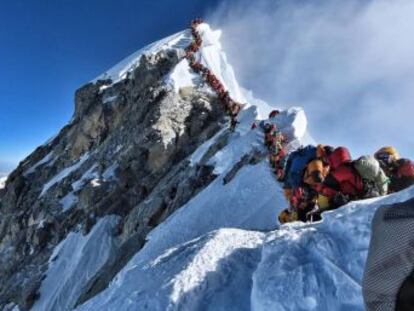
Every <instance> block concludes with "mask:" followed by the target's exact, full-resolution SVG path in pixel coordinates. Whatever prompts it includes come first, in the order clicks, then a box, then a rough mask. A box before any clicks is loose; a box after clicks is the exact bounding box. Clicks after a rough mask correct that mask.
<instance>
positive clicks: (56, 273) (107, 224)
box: [31, 216, 118, 311]
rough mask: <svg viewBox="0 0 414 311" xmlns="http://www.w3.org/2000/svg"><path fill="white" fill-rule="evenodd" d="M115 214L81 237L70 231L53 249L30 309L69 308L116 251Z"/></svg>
mask: <svg viewBox="0 0 414 311" xmlns="http://www.w3.org/2000/svg"><path fill="white" fill-rule="evenodd" d="M117 221H118V217H116V216H107V217H105V218H103V219H101V220H100V221H99V222H98V223H97V224H96V225H95V226H94V227H93V229H92V231H91V232H90V233H89V234H88V235H86V236H83V235H82V234H81V233H80V232H76V233H75V232H72V233H70V234H69V235H68V236H67V237H66V238H65V239H64V240H63V241H62V242H61V243H60V244H59V245H58V246H57V247H56V248H55V249H54V251H53V254H52V256H51V260H50V261H49V268H48V271H47V272H46V279H45V280H44V281H43V282H42V286H41V288H40V299H39V300H37V301H36V303H35V304H34V306H33V307H32V309H31V310H32V311H36V310H39V311H48V310H50V311H52V310H53V311H54V310H71V309H72V308H73V307H74V306H75V303H76V301H77V300H78V299H79V296H80V295H81V294H82V291H83V290H84V287H85V286H86V285H87V284H88V282H89V281H90V280H91V279H92V278H93V277H94V276H95V274H96V272H97V271H98V270H99V269H100V268H101V267H102V266H103V264H104V263H105V262H106V260H107V259H108V258H110V256H111V255H112V254H113V252H115V251H116V243H115V240H114V237H113V235H114V232H115V227H116V224H117Z"/></svg>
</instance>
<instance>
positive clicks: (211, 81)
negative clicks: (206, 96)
mask: <svg viewBox="0 0 414 311" xmlns="http://www.w3.org/2000/svg"><path fill="white" fill-rule="evenodd" d="M202 23H204V21H203V20H202V19H201V18H197V19H194V20H193V21H192V22H191V35H192V37H193V40H192V42H191V43H190V45H189V46H188V47H187V48H186V49H185V58H186V59H187V60H188V62H189V64H190V67H191V69H192V70H194V72H196V73H197V74H200V75H201V77H202V78H203V80H204V82H205V83H207V84H208V85H209V86H210V87H211V89H212V90H213V91H214V92H215V93H216V94H217V97H218V98H219V99H220V101H221V103H222V104H223V106H224V109H225V111H226V113H227V114H228V115H229V117H230V129H231V130H232V131H234V129H235V127H236V126H237V124H238V121H237V116H238V115H239V113H240V110H241V108H242V105H241V104H240V103H238V102H237V101H235V100H233V99H232V98H231V97H230V93H229V91H228V90H226V89H225V87H224V85H223V83H222V82H221V81H220V80H219V79H218V78H217V76H216V75H215V74H214V73H213V72H212V71H211V70H210V69H209V68H207V67H206V66H204V65H203V64H201V63H200V62H199V61H197V60H196V57H195V53H197V52H198V51H199V50H200V47H201V45H202V43H203V40H202V38H201V35H200V33H199V32H198V31H197V26H199V25H200V24H202Z"/></svg>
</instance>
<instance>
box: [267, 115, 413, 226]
mask: <svg viewBox="0 0 414 311" xmlns="http://www.w3.org/2000/svg"><path fill="white" fill-rule="evenodd" d="M275 112H276V113H275ZM276 114H277V111H274V112H272V113H271V115H270V116H269V117H274V116H275V115H276ZM261 127H262V129H263V130H264V133H265V141H264V143H265V145H266V147H267V148H268V150H269V161H270V164H271V166H272V168H273V169H274V172H275V174H276V176H277V178H278V180H279V181H280V182H283V184H284V186H283V188H284V193H285V197H286V199H287V200H288V202H289V207H288V208H287V209H285V210H283V211H282V212H281V213H280V214H279V222H280V223H282V224H283V223H286V222H292V221H297V220H299V221H303V222H306V221H316V220H320V219H321V213H322V212H324V211H327V210H332V209H336V208H338V207H340V206H342V205H345V204H346V203H348V202H350V201H353V200H360V199H366V198H373V197H377V196H383V195H386V194H389V193H393V192H397V191H400V190H403V189H405V188H407V187H409V186H411V185H413V184H414V163H413V162H412V161H411V160H409V159H403V158H400V156H399V154H398V152H397V150H396V149H395V148H393V147H383V148H381V149H380V150H378V151H377V152H376V153H375V154H374V156H362V157H360V158H358V159H356V160H352V158H351V155H350V153H349V151H348V149H347V148H345V147H337V148H334V147H332V146H324V145H318V146H312V145H309V146H305V147H301V148H299V149H297V150H295V151H293V152H291V153H289V154H288V152H287V149H286V148H287V144H288V141H287V139H286V138H285V137H284V135H283V134H282V133H281V132H280V131H279V130H278V129H277V127H276V125H274V124H270V123H262V124H261Z"/></svg>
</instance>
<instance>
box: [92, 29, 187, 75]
mask: <svg viewBox="0 0 414 311" xmlns="http://www.w3.org/2000/svg"><path fill="white" fill-rule="evenodd" d="M190 42H191V33H190V31H189V30H185V31H181V32H178V33H176V34H174V35H171V36H169V37H167V38H164V39H162V40H159V41H156V42H154V43H152V44H150V45H148V46H146V47H144V48H142V49H140V50H138V51H137V52H135V53H133V54H131V55H130V56H128V57H126V58H125V59H123V60H122V61H121V62H119V63H118V64H116V65H115V66H113V67H112V68H110V69H109V70H107V71H105V73H103V74H102V75H100V76H98V77H97V78H95V79H94V80H93V82H95V81H97V80H105V79H111V80H112V81H113V82H114V83H116V82H118V81H120V80H123V79H125V78H126V77H127V74H128V72H131V71H132V70H134V69H135V68H136V66H137V65H138V64H139V61H140V59H141V56H142V55H144V54H146V55H149V54H155V53H158V52H160V51H162V50H167V49H177V50H183V49H184V48H185V47H186V46H188V45H189V44H190Z"/></svg>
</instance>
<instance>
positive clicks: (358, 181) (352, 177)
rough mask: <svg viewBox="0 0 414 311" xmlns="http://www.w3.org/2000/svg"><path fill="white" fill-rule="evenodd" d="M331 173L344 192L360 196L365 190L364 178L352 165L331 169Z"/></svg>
mask: <svg viewBox="0 0 414 311" xmlns="http://www.w3.org/2000/svg"><path fill="white" fill-rule="evenodd" d="M331 174H332V175H333V176H334V177H335V179H336V180H337V181H338V183H339V187H340V189H341V192H342V193H343V194H348V195H351V196H354V197H358V196H359V195H360V194H361V193H362V192H363V189H364V188H363V184H362V178H361V176H360V175H359V174H358V172H357V171H356V170H355V169H354V168H353V167H352V166H351V165H346V164H345V165H341V166H340V167H338V168H336V169H335V170H331Z"/></svg>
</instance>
